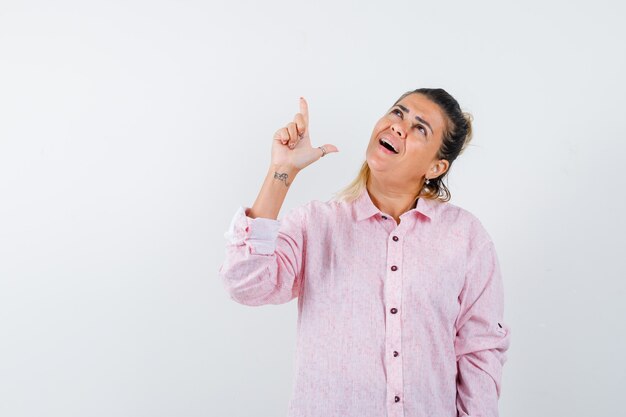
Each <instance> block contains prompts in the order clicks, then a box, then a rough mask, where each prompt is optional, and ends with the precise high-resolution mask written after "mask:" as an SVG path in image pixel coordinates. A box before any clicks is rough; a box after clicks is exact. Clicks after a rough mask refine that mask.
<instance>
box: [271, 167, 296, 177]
mask: <svg viewBox="0 0 626 417" xmlns="http://www.w3.org/2000/svg"><path fill="white" fill-rule="evenodd" d="M299 172H300V170H299V169H298V168H295V167H293V166H286V165H278V164H271V165H270V168H269V173H270V174H271V175H274V173H278V174H279V175H280V174H287V176H288V177H289V178H293V177H295V176H296V175H297V174H298V173H299Z"/></svg>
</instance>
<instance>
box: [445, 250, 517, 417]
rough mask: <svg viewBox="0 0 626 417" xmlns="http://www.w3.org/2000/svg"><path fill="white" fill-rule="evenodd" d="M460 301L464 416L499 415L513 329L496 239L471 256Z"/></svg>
mask: <svg viewBox="0 0 626 417" xmlns="http://www.w3.org/2000/svg"><path fill="white" fill-rule="evenodd" d="M459 302H460V312H459V315H458V318H457V321H456V338H455V343H454V347H455V351H456V359H457V370H458V373H457V410H458V416H459V417H478V416H480V417H497V416H498V399H499V398H500V392H501V379H502V368H503V366H504V363H505V362H506V360H507V357H506V351H507V350H508V348H509V345H510V328H509V326H508V325H507V324H506V323H505V322H504V319H503V314H504V292H503V284H502V276H501V272H500V264H499V261H498V257H497V254H496V251H495V247H494V244H493V242H492V241H491V240H488V241H487V242H485V243H483V244H482V245H480V247H479V248H478V250H476V251H475V253H474V254H472V255H471V257H470V261H469V263H468V268H467V274H466V277H465V285H464V288H463V290H462V291H461V293H460V295H459Z"/></svg>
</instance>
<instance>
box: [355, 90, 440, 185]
mask: <svg viewBox="0 0 626 417" xmlns="http://www.w3.org/2000/svg"><path fill="white" fill-rule="evenodd" d="M444 127H445V119H444V115H443V113H442V111H441V110H440V108H439V106H438V105H437V104H435V103H433V102H432V101H430V100H429V99H428V98H426V97H425V96H424V95H422V94H409V95H408V96H406V97H404V98H403V99H402V100H400V101H399V102H398V103H397V104H396V105H394V106H393V107H392V108H391V109H389V111H388V112H387V113H386V114H385V115H384V116H383V117H381V118H380V120H378V122H377V123H376V125H375V126H374V130H373V131H372V136H371V138H370V142H369V145H368V147H367V151H366V159H367V163H368V165H369V167H370V171H371V175H373V176H375V177H376V178H377V179H383V180H384V181H385V182H386V183H388V184H393V185H395V186H398V187H399V188H401V189H410V188H412V187H413V188H415V187H417V186H420V185H421V184H422V181H423V180H424V176H425V175H427V176H428V178H434V177H437V176H439V175H442V174H443V173H444V172H445V171H446V169H447V168H448V166H449V164H448V161H446V160H437V159H436V155H437V151H438V150H439V148H440V147H441V142H442V137H443V130H444ZM383 138H384V139H386V140H387V141H388V142H390V143H391V145H392V146H393V147H394V148H395V150H396V151H397V153H396V152H393V151H391V150H388V149H387V148H386V147H385V146H384V145H383V144H381V141H382V140H383ZM416 184H417V185H416Z"/></svg>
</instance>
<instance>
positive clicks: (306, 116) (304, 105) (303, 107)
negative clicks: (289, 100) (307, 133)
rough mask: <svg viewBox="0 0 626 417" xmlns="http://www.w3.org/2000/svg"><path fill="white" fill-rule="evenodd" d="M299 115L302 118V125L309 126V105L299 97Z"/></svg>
mask: <svg viewBox="0 0 626 417" xmlns="http://www.w3.org/2000/svg"><path fill="white" fill-rule="evenodd" d="M300 113H302V116H304V124H305V125H307V126H308V125H309V105H308V104H307V102H306V100H305V99H304V97H300Z"/></svg>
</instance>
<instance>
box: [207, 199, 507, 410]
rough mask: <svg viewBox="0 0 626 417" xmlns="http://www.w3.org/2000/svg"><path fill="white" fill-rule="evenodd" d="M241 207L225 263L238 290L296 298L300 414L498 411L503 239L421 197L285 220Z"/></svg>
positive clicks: (307, 210) (333, 207) (322, 209)
mask: <svg viewBox="0 0 626 417" xmlns="http://www.w3.org/2000/svg"><path fill="white" fill-rule="evenodd" d="M248 213H249V208H248V207H243V206H242V207H239V210H238V211H237V213H236V214H235V216H234V218H233V220H232V222H231V225H230V228H229V230H228V231H227V232H226V233H225V235H224V236H225V237H226V238H227V243H226V258H225V260H224V262H223V263H222V265H221V266H220V269H219V274H220V277H221V279H222V282H223V284H224V287H225V289H226V290H227V291H228V293H229V295H230V297H231V298H232V299H233V300H235V301H237V302H238V303H241V304H246V305H249V306H260V305H263V304H281V303H286V302H288V301H290V300H292V299H293V298H296V297H297V298H298V326H297V332H298V333H297V335H298V336H297V346H296V364H295V371H294V372H295V373H294V386H293V391H292V395H291V400H290V402H289V405H288V416H289V417H383V416H388V417H400V416H404V417H457V416H460V417H464V416H471V417H496V416H498V398H499V397H500V390H501V377H502V367H503V365H504V363H505V361H506V354H505V352H506V351H507V349H508V347H509V343H510V328H509V326H508V325H507V324H505V323H504V321H503V286H502V277H501V274H500V266H499V263H498V259H497V255H496V251H495V248H494V244H493V241H492V240H491V238H490V236H489V235H488V233H487V232H486V230H485V229H484V227H483V226H482V224H481V223H480V221H479V220H478V219H477V218H476V217H475V216H474V215H473V214H471V213H470V212H468V211H466V210H464V209H462V208H460V207H458V206H455V205H453V204H451V203H449V202H446V203H442V202H438V201H433V200H427V199H424V198H420V199H419V200H418V203H417V206H416V208H414V209H411V210H409V211H408V212H406V213H404V214H402V215H401V216H400V219H401V221H400V224H396V222H395V220H394V219H393V217H391V216H389V215H387V214H385V213H382V212H381V211H380V210H379V209H378V208H377V207H376V206H375V205H374V204H373V202H372V200H371V198H370V196H369V193H368V192H363V193H362V194H361V197H359V198H358V200H356V201H355V202H353V203H345V202H337V201H328V202H321V201H311V202H309V203H307V204H305V205H303V206H300V207H297V208H295V209H293V210H291V211H290V212H289V213H288V214H287V215H286V216H285V217H284V218H283V219H282V220H274V219H264V218H256V219H252V218H250V217H247V214H248Z"/></svg>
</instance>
